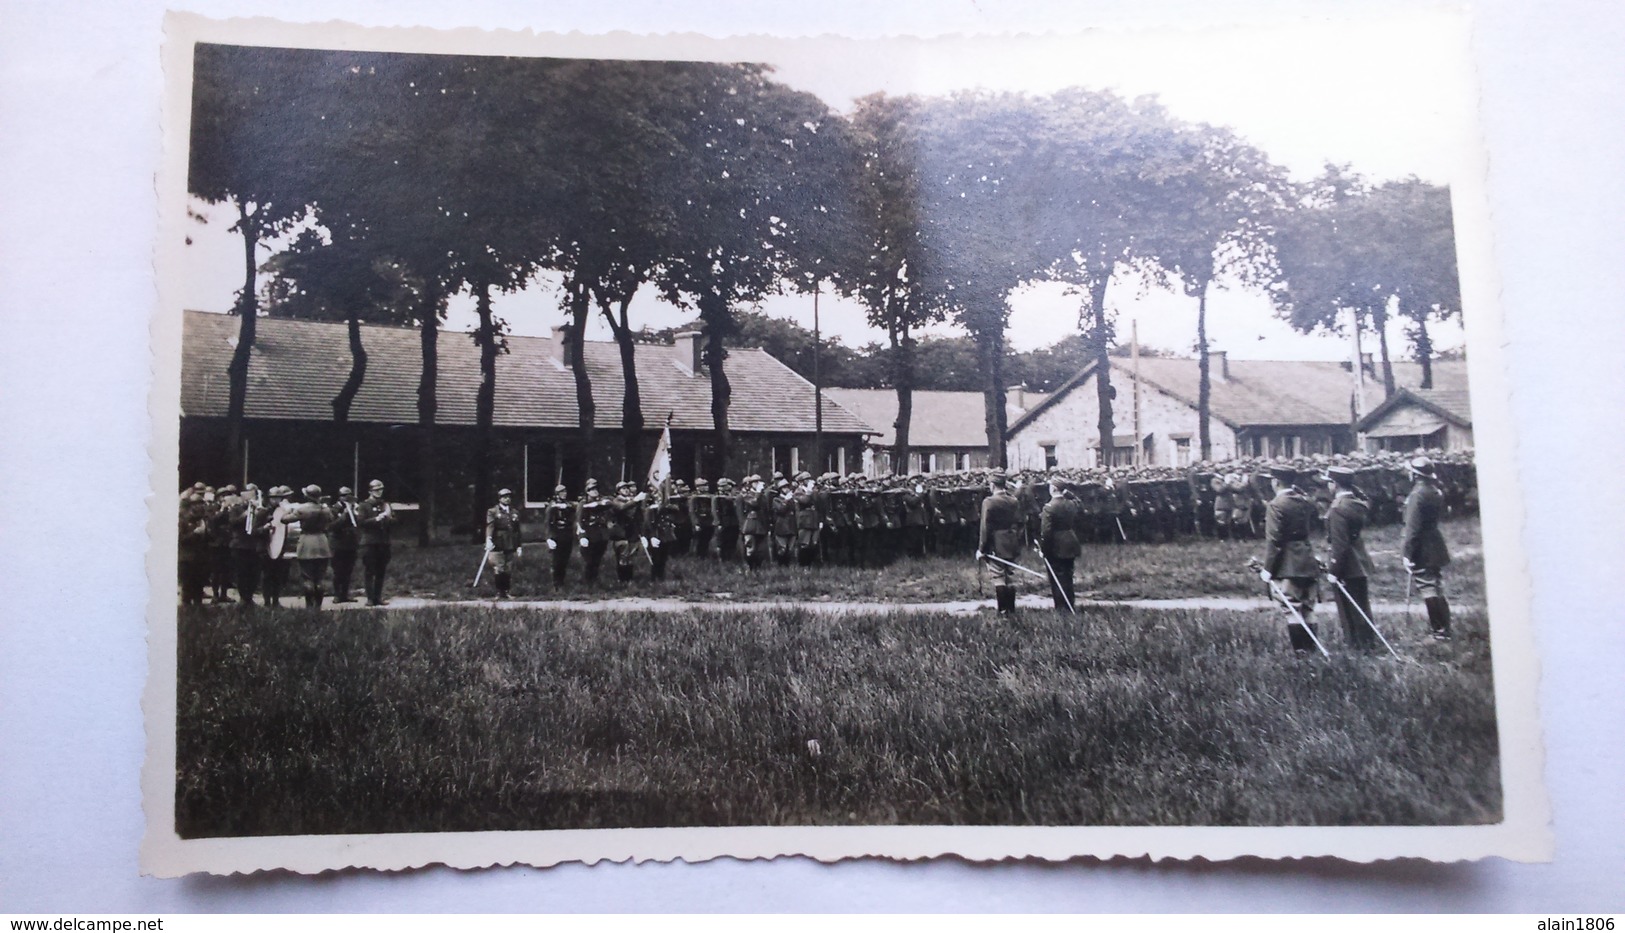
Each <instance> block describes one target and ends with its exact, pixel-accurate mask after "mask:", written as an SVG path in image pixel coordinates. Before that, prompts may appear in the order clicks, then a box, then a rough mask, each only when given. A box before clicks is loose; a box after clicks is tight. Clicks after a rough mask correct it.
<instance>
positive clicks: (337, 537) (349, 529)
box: [327, 499, 359, 551]
mask: <svg viewBox="0 0 1625 933" xmlns="http://www.w3.org/2000/svg"><path fill="white" fill-rule="evenodd" d="M358 539H359V530H358V529H357V527H356V515H355V502H354V501H351V500H348V499H340V500H339V501H337V502H335V503H334V504H333V526H332V527H331V528H329V529H327V543H328V546H329V547H331V548H332V549H333V550H335V551H353V550H355V546H356V541H357V540H358Z"/></svg>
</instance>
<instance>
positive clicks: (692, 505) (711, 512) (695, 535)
mask: <svg viewBox="0 0 1625 933" xmlns="http://www.w3.org/2000/svg"><path fill="white" fill-rule="evenodd" d="M716 505H717V500H716V497H715V496H713V495H712V494H711V483H710V481H709V480H707V479H706V478H705V477H703V476H701V477H698V478H696V479H695V480H694V491H693V492H692V493H690V494H689V497H688V517H687V519H686V521H687V523H688V527H689V537H690V538H691V539H692V540H693V543H694V555H695V556H696V557H710V556H711V538H712V537H713V536H715V535H716V530H717V517H716Z"/></svg>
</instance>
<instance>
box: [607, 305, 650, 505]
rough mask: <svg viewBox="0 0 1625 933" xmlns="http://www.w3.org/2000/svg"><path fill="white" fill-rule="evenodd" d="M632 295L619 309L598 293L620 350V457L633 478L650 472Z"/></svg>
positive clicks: (628, 474) (628, 473)
mask: <svg viewBox="0 0 1625 933" xmlns="http://www.w3.org/2000/svg"><path fill="white" fill-rule="evenodd" d="M631 304H632V297H631V296H630V295H628V296H626V297H625V298H622V299H621V301H620V313H619V317H618V318H617V316H616V312H615V311H614V310H613V309H612V308H611V302H610V299H609V298H608V297H607V296H604V295H599V296H598V310H599V311H601V312H603V315H604V320H606V321H608V322H609V329H610V332H611V333H613V334H614V335H615V344H616V346H618V347H619V348H620V351H621V386H622V388H621V458H622V459H623V460H624V461H625V462H626V471H627V473H626V475H627V476H630V477H632V478H633V479H634V480H635V479H636V478H637V477H640V476H644V475H645V474H646V473H647V472H648V465H647V464H645V463H644V462H643V427H644V422H643V393H642V392H641V391H640V390H639V389H638V357H637V344H636V343H634V342H633V340H632V327H631V325H630V324H629V323H628V321H627V314H626V312H627V307H628V306H629V305H631Z"/></svg>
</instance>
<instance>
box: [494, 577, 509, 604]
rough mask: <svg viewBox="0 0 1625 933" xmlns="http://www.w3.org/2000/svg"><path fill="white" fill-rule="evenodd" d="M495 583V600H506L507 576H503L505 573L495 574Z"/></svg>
mask: <svg viewBox="0 0 1625 933" xmlns="http://www.w3.org/2000/svg"><path fill="white" fill-rule="evenodd" d="M496 582H497V599H507V598H508V575H507V574H505V573H499V574H497V575H496Z"/></svg>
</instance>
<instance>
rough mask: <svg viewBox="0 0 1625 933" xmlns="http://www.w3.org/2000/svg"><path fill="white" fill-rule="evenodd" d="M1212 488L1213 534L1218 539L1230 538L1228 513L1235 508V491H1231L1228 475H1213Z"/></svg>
mask: <svg viewBox="0 0 1625 933" xmlns="http://www.w3.org/2000/svg"><path fill="white" fill-rule="evenodd" d="M1212 489H1213V536H1214V537H1215V538H1218V539H1219V540H1220V541H1225V540H1228V539H1229V538H1230V515H1231V513H1232V512H1233V511H1234V510H1235V503H1236V499H1235V493H1233V492H1232V491H1231V485H1230V477H1228V476H1214V477H1213V480H1212Z"/></svg>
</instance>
